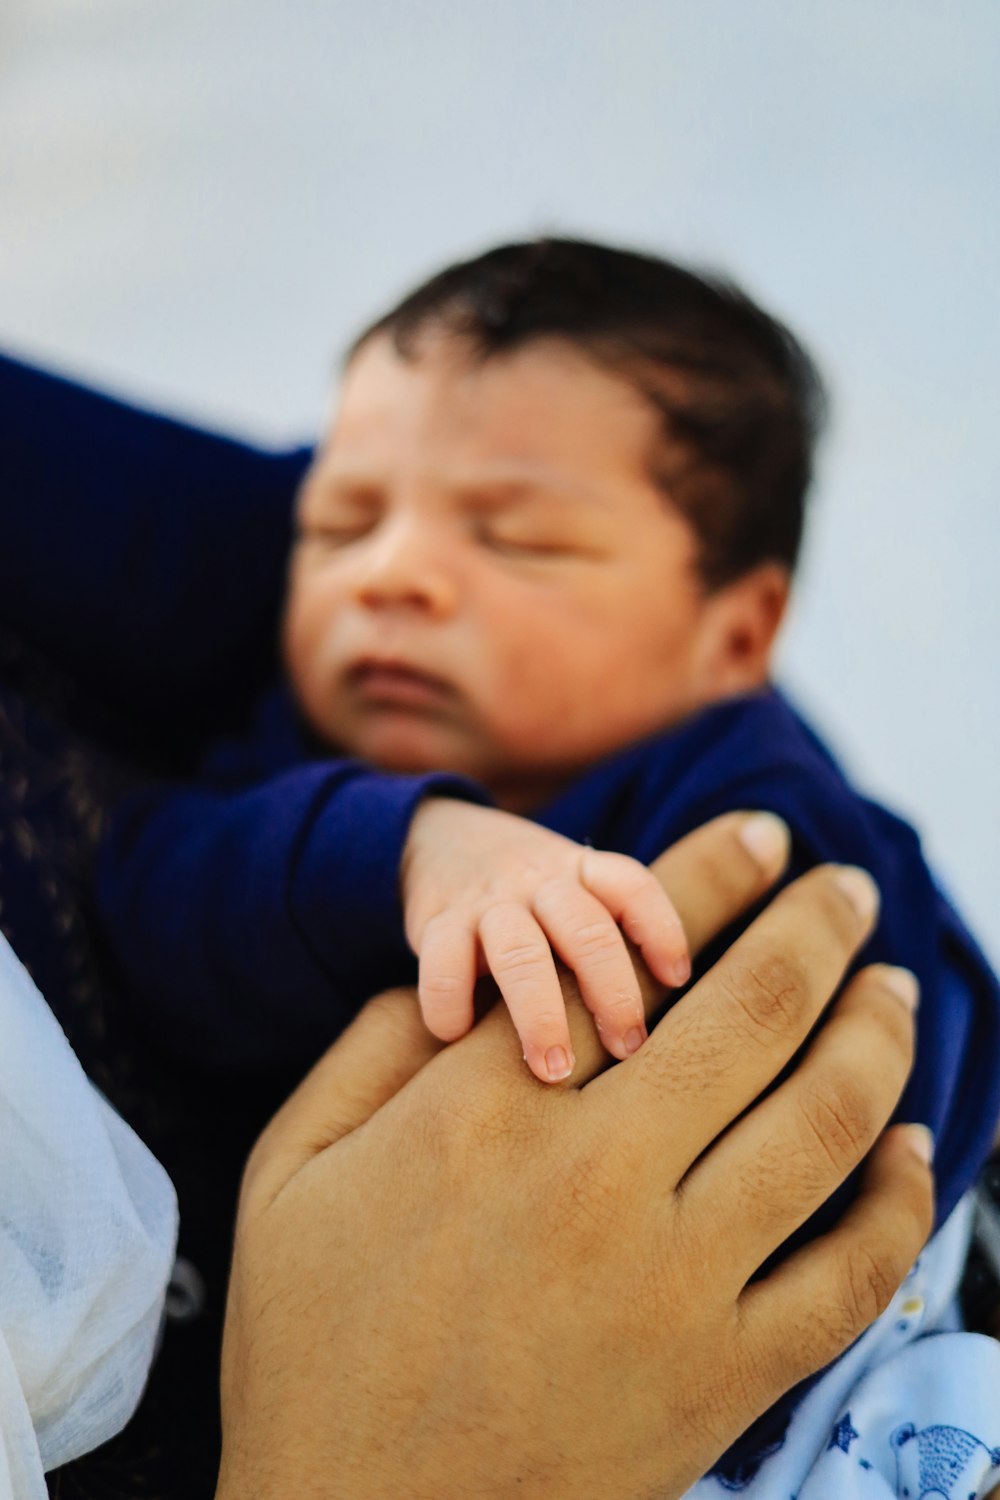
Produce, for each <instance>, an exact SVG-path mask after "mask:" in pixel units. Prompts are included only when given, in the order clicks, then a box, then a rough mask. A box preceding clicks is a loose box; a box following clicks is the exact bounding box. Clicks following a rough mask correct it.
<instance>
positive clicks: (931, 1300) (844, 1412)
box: [686, 1199, 1000, 1500]
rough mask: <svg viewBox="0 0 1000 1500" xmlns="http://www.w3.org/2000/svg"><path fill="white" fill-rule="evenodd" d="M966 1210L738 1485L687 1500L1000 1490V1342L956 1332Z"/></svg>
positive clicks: (866, 1499) (865, 1499)
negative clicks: (774, 1448)
mask: <svg viewBox="0 0 1000 1500" xmlns="http://www.w3.org/2000/svg"><path fill="white" fill-rule="evenodd" d="M971 1214H972V1205H971V1200H970V1199H965V1200H964V1201H963V1202H962V1203H960V1204H959V1206H958V1208H956V1210H955V1212H954V1213H953V1214H952V1215H951V1217H950V1218H949V1220H948V1222H947V1223H946V1224H944V1225H943V1226H942V1228H941V1229H940V1230H939V1231H938V1233H937V1234H936V1235H935V1236H934V1238H933V1239H932V1240H931V1241H930V1243H929V1244H928V1245H927V1246H926V1248H925V1249H924V1251H923V1253H922V1254H921V1256H920V1259H919V1260H918V1261H917V1264H916V1265H915V1266H914V1268H913V1270H912V1271H911V1272H910V1274H909V1276H908V1277H907V1278H906V1280H905V1281H904V1283H903V1285H902V1286H901V1287H900V1289H899V1291H898V1292H897V1293H896V1295H895V1297H894V1298H893V1300H892V1302H891V1304H890V1306H889V1307H888V1308H887V1309H886V1311H885V1312H884V1313H883V1314H882V1316H881V1318H879V1320H878V1322H877V1323H874V1324H873V1325H872V1327H871V1328H869V1329H868V1332H867V1333H865V1334H864V1335H863V1336H862V1337H861V1338H860V1339H859V1340H858V1342H857V1343H856V1344H855V1345H854V1347H853V1348H852V1349H850V1350H849V1351H848V1352H847V1354H845V1355H844V1357H843V1358H842V1359H840V1360H839V1361H838V1362H837V1363H836V1364H835V1365H834V1366H833V1367H832V1368H831V1369H830V1370H828V1371H827V1372H826V1374H825V1375H824V1376H823V1378H822V1379H821V1380H820V1381H819V1382H818V1383H817V1384H816V1385H815V1386H814V1387H813V1389H812V1390H811V1391H810V1392H809V1394H808V1395H807V1396H806V1398H805V1399H804V1401H802V1403H801V1404H800V1405H799V1406H798V1407H797V1408H796V1410H795V1412H794V1414H793V1416H792V1420H791V1422H790V1423H789V1427H788V1431H787V1433H786V1435H785V1440H784V1442H783V1443H782V1445H781V1447H780V1448H778V1450H777V1451H776V1452H774V1453H773V1454H771V1455H770V1456H769V1457H768V1458H766V1459H765V1460H764V1462H763V1463H762V1465H761V1467H760V1469H759V1471H758V1472H757V1474H756V1475H755V1476H754V1477H753V1478H752V1479H750V1480H749V1482H748V1483H746V1484H741V1485H739V1486H733V1485H732V1484H730V1485H726V1484H724V1483H723V1482H722V1481H720V1480H718V1479H715V1478H712V1477H708V1478H705V1479H701V1480H699V1482H698V1483H697V1484H696V1485H695V1486H694V1487H693V1488H692V1489H691V1490H689V1491H688V1495H687V1497H686V1500H722V1497H723V1496H725V1495H726V1494H731V1493H733V1490H734V1488H737V1489H738V1492H739V1493H740V1494H741V1495H743V1496H745V1497H746V1500H890V1497H895V1500H976V1497H977V1496H980V1495H986V1494H988V1493H989V1491H990V1489H991V1487H992V1486H993V1485H995V1484H997V1483H998V1482H1000V1343H998V1342H996V1341H995V1340H994V1339H989V1338H985V1337H984V1336H983V1335H981V1334H976V1333H966V1332H963V1331H958V1321H957V1315H956V1304H955V1294H956V1292H957V1289H958V1284H959V1281H960V1280H961V1276H962V1270H963V1267H964V1264H965V1258H966V1254H967V1252H968V1246H969V1235H970V1225H971Z"/></svg>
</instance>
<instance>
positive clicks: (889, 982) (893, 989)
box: [881, 965, 920, 1010]
mask: <svg viewBox="0 0 1000 1500" xmlns="http://www.w3.org/2000/svg"><path fill="white" fill-rule="evenodd" d="M881 979H882V983H883V985H884V986H885V988H886V989H887V990H888V991H889V993H890V995H895V997H896V999H897V1000H902V1002H903V1004H904V1005H905V1006H906V1008H907V1010H916V1008H917V1005H918V1004H919V1002H920V984H919V982H918V980H917V976H916V974H913V973H911V972H910V970H909V969H898V968H891V967H890V966H889V965H886V967H885V968H884V969H883V970H882V974H881Z"/></svg>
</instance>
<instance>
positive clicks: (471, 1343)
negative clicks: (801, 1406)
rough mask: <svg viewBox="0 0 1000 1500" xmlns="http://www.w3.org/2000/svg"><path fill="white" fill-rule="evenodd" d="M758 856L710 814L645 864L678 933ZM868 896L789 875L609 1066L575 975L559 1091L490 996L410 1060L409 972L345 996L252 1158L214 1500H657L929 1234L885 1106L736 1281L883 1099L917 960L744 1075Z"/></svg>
mask: <svg viewBox="0 0 1000 1500" xmlns="http://www.w3.org/2000/svg"><path fill="white" fill-rule="evenodd" d="M769 829H770V833H771V838H770V840H768V837H767V835H768V831H769ZM754 830H756V834H757V836H758V837H757V839H756V840H755V839H754V836H753V835H754ZM741 834H742V835H744V838H741ZM747 834H749V835H750V837H749V838H746V837H745V836H746V835H747ZM754 848H755V849H756V853H755V854H754V853H753V852H752V850H753V849H754ZM783 857H784V854H783V840H782V839H781V837H780V833H779V834H778V836H777V837H775V829H774V827H773V824H772V823H771V822H770V820H763V821H762V820H759V819H756V818H754V819H750V818H748V817H747V816H746V815H734V816H731V817H728V818H724V819H720V820H719V821H718V822H717V823H716V824H714V825H711V826H709V827H707V828H704V829H702V830H700V831H699V832H698V833H696V834H694V835H692V836H691V837H690V838H689V839H687V840H685V841H684V843H683V844H680V845H678V846H677V847H676V848H675V849H673V850H672V851H671V852H670V853H669V854H668V855H666V856H665V857H664V858H663V859H662V860H661V861H659V862H658V865H657V867H656V868H657V873H658V874H659V876H660V877H661V878H662V880H663V882H664V885H665V887H666V888H667V890H668V892H669V893H670V894H671V896H672V897H673V900H674V902H675V905H676V906H677V908H678V910H679V911H680V914H681V917H682V920H683V921H684V925H685V929H686V931H687V933H688V935H689V938H690V940H691V943H692V947H693V948H697V947H698V946H699V945H701V944H703V943H704V942H705V941H706V939H707V938H708V937H709V936H711V935H712V934H714V933H715V932H716V931H718V930H719V929H720V928H721V927H722V926H724V925H725V924H726V922H727V921H729V920H730V919H731V918H732V917H733V916H734V915H735V914H736V912H738V911H739V910H740V909H742V908H743V907H745V906H746V905H747V904H748V903H749V902H752V901H753V900H754V899H756V898H757V897H758V896H759V895H760V894H761V893H762V892H763V891H764V890H765V889H766V887H767V886H768V885H769V884H770V882H771V881H772V880H773V878H774V876H775V875H776V874H777V873H778V870H779V867H780V866H781V864H782V861H783ZM874 906H875V898H874V893H873V891H872V888H871V885H870V882H869V881H867V879H866V877H864V876H862V875H861V874H860V873H859V872H850V871H841V870H837V869H829V868H828V869H821V870H816V871H813V872H812V873H811V874H809V875H807V876H806V877H804V878H803V879H802V880H800V881H798V882H796V883H795V884H794V885H793V886H791V887H789V888H788V889H787V890H786V891H784V892H783V893H782V894H781V895H780V896H778V898H777V899H776V900H775V901H774V902H773V903H772V905H771V906H770V907H769V908H768V909H767V910H766V911H765V912H764V913H763V915H762V916H760V917H759V918H758V919H757V920H756V921H755V922H754V923H753V925H752V926H751V927H750V928H749V929H748V931H747V932H746V933H745V934H744V935H743V936H742V937H741V938H740V939H739V940H738V942H737V943H736V944H735V945H734V946H733V947H732V948H731V949H730V950H729V952H728V953H727V954H726V955H725V956H724V957H723V958H722V959H721V960H720V961H719V962H718V963H717V964H716V966H715V967H714V968H713V969H712V970H711V971H710V972H709V973H708V974H707V975H706V976H705V978H703V979H702V980H701V981H700V982H699V983H698V984H697V985H695V986H694V987H693V989H692V990H691V991H690V993H689V994H687V995H686V996H685V997H684V998H683V999H682V1000H681V1001H680V1002H679V1003H678V1004H677V1005H675V1006H674V1008H673V1009H672V1010H671V1011H670V1012H669V1013H668V1014H667V1016H666V1017H665V1018H664V1020H662V1021H661V1022H660V1024H659V1025H658V1026H657V1027H656V1029H655V1030H654V1031H653V1033H652V1034H651V1036H650V1039H649V1041H648V1042H647V1043H646V1045H645V1046H644V1047H643V1048H641V1049H640V1051H639V1052H637V1053H636V1054H635V1055H634V1056H633V1057H631V1058H630V1059H629V1060H628V1061H626V1062H624V1063H620V1064H618V1065H617V1066H614V1067H612V1068H610V1069H608V1068H606V1066H605V1065H606V1063H607V1056H606V1054H605V1053H604V1051H603V1048H601V1046H600V1045H599V1043H598V1041H597V1039H596V1037H595V1036H594V1034H593V1029H592V1026H591V1024H590V1022H589V1020H588V1018H587V1016H586V1013H585V1012H584V1010H583V1008H582V1005H581V1003H580V1001H579V999H578V998H574V996H573V995H572V994H570V995H569V997H568V998H569V1008H570V1014H571V1025H572V1027H573V1040H574V1046H575V1051H576V1056H577V1071H576V1074H575V1075H574V1079H573V1082H572V1083H569V1084H566V1085H563V1086H560V1087H557V1088H552V1087H545V1086H544V1085H542V1084H539V1083H538V1082H537V1081H536V1080H535V1079H534V1078H533V1077H532V1076H531V1075H530V1073H529V1072H528V1070H527V1069H526V1068H525V1067H524V1064H523V1062H522V1060H521V1055H520V1048H519V1046H518V1043H517V1039H516V1037H515V1034H514V1031H513V1028H512V1027H511V1025H510V1021H509V1017H508V1016H507V1014H506V1013H505V1012H504V1011H503V1010H502V1009H501V1008H498V1009H497V1010H495V1011H494V1012H492V1013H491V1014H490V1015H489V1016H487V1017H486V1019H485V1020H484V1021H483V1022H482V1023H481V1024H480V1025H479V1026H478V1027H476V1028H475V1030H474V1031H472V1032H471V1033H470V1034H469V1035H468V1036H467V1037H465V1038H464V1039H463V1040H462V1041H460V1042H458V1043H456V1044H454V1045H453V1046H451V1047H448V1048H447V1049H446V1050H444V1051H442V1052H440V1054H439V1055H436V1056H434V1055H433V1054H434V1052H435V1050H436V1047H437V1044H436V1043H435V1042H434V1041H433V1039H432V1038H430V1037H428V1035H427V1033H426V1031H425V1030H424V1028H423V1027H422V1025H421V1023H420V1018H419V1012H418V1009H417V1005H416V1001H415V998H414V997H413V996H412V995H410V994H408V993H397V994H393V995H389V996H387V997H382V998H381V999H379V1000H376V1001H374V1002H373V1003H372V1004H371V1005H369V1006H368V1007H367V1008H366V1009H365V1010H364V1011H363V1012H362V1014H361V1015H360V1016H359V1018H358V1019H357V1021H356V1022H355V1024H354V1025H353V1026H352V1028H351V1029H350V1030H349V1032H347V1033H346V1034H345V1035H344V1037H343V1038H342V1039H341V1040H340V1041H339V1042H338V1043H337V1045H336V1046H334V1047H333V1048H332V1049H331V1051H330V1052H329V1053H327V1055H326V1056H325V1057H324V1058H323V1059H322V1061H321V1062H320V1063H319V1064H318V1065H317V1067H316V1068H315V1069H314V1070H313V1072H312V1073H311V1074H310V1076H309V1077H308V1078H307V1079H306V1081H305V1083H304V1084H303V1085H302V1086H301V1087H300V1089H299V1090H298V1091H297V1092H296V1093H295V1094H294V1095H293V1096H292V1098H291V1099H290V1100H289V1101H288V1102H287V1104H286V1105H285V1106H284V1107H283V1108H282V1110H281V1111H280V1112H279V1113H278V1115H277V1116H276V1117H275V1119H274V1120H273V1121H272V1123H271V1125H270V1126H269V1127H268V1128H267V1130H266V1131H265V1133H264V1135H263V1136H262V1138H261V1140H260V1142H259V1143H258V1145H257V1147H256V1148H255V1150H254V1152H253V1154H252V1156H251V1159H250V1162H249V1164H248V1167H247V1172H246V1176H245V1180H244V1186H243V1193H242V1198H241V1205H240V1212H239V1217H238V1223H237V1229H236V1243H235V1251H234V1262H233V1272H232V1278H231V1284H230V1295H229V1308H228V1314H227V1324H226V1333H225V1344H224V1349H223V1365H222V1402H223V1428H224V1438H223V1462H222V1469H221V1472H220V1477H219V1488H218V1491H217V1495H218V1500H235V1497H237V1496H238V1497H240V1500H246V1497H254V1500H276V1497H278V1496H281V1497H282V1500H285V1497H287V1496H289V1495H295V1496H296V1497H297V1500H310V1497H316V1496H337V1497H338V1500H375V1497H381V1496H390V1495H391V1496H393V1497H394V1500H418V1497H419V1500H425V1497H428V1500H429V1497H434V1500H459V1497H476V1500H491V1497H497V1500H499V1497H504V1500H508V1497H509V1496H511V1495H514V1494H517V1495H519V1496H521V1497H525V1500H529V1497H539V1500H541V1497H545V1500H561V1497H564V1496H565V1497H569V1496H573V1497H574V1500H575V1497H578V1496H580V1495H600V1496H602V1497H606V1500H615V1497H619V1496H620V1497H622V1500H624V1497H629V1500H635V1497H637V1496H652V1495H656V1496H657V1497H659V1500H670V1497H674V1496H677V1495H680V1494H681V1493H682V1492H683V1491H684V1490H685V1489H686V1488H687V1487H688V1486H689V1485H690V1484H691V1483H692V1482H693V1481H694V1480H695V1479H696V1478H697V1477H698V1476H699V1475H700V1474H701V1473H702V1472H704V1471H705V1470H706V1469H707V1468H709V1467H710V1465H711V1464H712V1463H713V1462H714V1460H715V1459H716V1458H717V1457H718V1456H719V1454H720V1453H721V1452H722V1451H723V1450H724V1449H725V1448H726V1447H727V1446H728V1445H729V1443H730V1442H731V1441H732V1440H733V1439H735V1438H736V1437H737V1436H738V1434H739V1433H740V1432H741V1431H742V1430H743V1429H744V1428H745V1427H746V1426H747V1425H748V1424H749V1423H750V1422H751V1421H752V1420H753V1419H754V1418H755V1417H756V1416H757V1415H758V1414H759V1413H760V1412H761V1411H763V1410H764V1409H766V1408H767V1407H768V1406H769V1405H770V1404H771V1403H772V1401H773V1400H774V1399H775V1398H776V1397H777V1396H778V1395H779V1394H781V1393H782V1392H783V1391H785V1390H786V1389H788V1388H789V1387H790V1386H791V1385H793V1384H794V1383H795V1382H797V1381H798V1380H800V1379H801V1378H803V1377H804V1376H806V1375H808V1374H810V1373H811V1372H813V1371H815V1370H816V1369H818V1368H820V1367H821V1366H822V1365H823V1364H825V1363H827V1362H828V1361H829V1360H830V1359H832V1358H833V1357H834V1356H836V1355H837V1354H838V1353H840V1352H841V1351H842V1350H843V1349H844V1348H846V1347H847V1345H848V1344H849V1343H851V1342H852V1340H853V1339H854V1338H855V1337H857V1335H858V1334H859V1333H860V1332H861V1331H862V1330H863V1328H864V1327H865V1326H866V1325H867V1324H868V1323H869V1322H870V1321H871V1320H872V1319H873V1318H874V1317H875V1316H876V1315H877V1314H878V1313H879V1312H880V1311H881V1309H882V1308H883V1307H884V1306H885V1305H886V1303H887V1301H888V1299H889V1297H890V1295H891V1293H892V1292H893V1290H894V1289H895V1287H896V1286H897V1285H898V1284H899V1282H900V1281H901V1280H902V1277H903V1275H904V1274H905V1272H906V1270H907V1269H908V1267H909V1265H910V1264H911V1263H912V1261H913V1260H914V1258H915V1257H916V1255H917V1253H918V1251H919V1248H920V1246H921V1244H922V1242H923V1240H924V1238H925V1236H926V1234H927V1233H928V1232H929V1229H930V1224H931V1181H930V1174H929V1171H928V1168H927V1165H926V1163H925V1161H924V1160H923V1159H922V1158H921V1154H920V1150H919V1146H920V1141H921V1136H920V1133H919V1131H917V1132H915V1133H911V1131H910V1130H909V1129H907V1128H901V1129H897V1130H894V1131H890V1132H887V1133H886V1135H885V1136H884V1137H883V1138H882V1140H881V1141H880V1142H879V1144H878V1145H877V1146H876V1148H875V1150H874V1152H873V1153H872V1157H871V1160H870V1164H869V1167H868V1171H867V1176H866V1178H865V1183H864V1186H863V1188H862V1191H861V1193H860V1196H859V1197H858V1199H857V1200H856V1202H855V1204H854V1206H853V1207H852V1208H851V1209H850V1211H849V1212H848V1214H847V1215H846V1216H845V1218H844V1219H843V1220H842V1221H841V1223H840V1224H839V1225H838V1226H837V1227H836V1228H835V1229H833V1230H832V1231H830V1232H829V1233H828V1234H826V1235H825V1236H824V1237H823V1238H821V1239H820V1240H817V1241H816V1242H814V1243H813V1244H811V1245H809V1246H807V1247H806V1248H804V1249H802V1250H799V1251H797V1252H796V1253H795V1254H793V1255H792V1256H791V1257H790V1258H789V1259H788V1260H786V1261H785V1262H783V1264H782V1265H781V1266H780V1267H779V1268H778V1269H776V1270H774V1271H772V1272H771V1273H770V1274H769V1275H768V1276H766V1277H765V1278H763V1279H761V1280H759V1281H752V1280H751V1278H752V1276H753V1273H754V1272H755V1271H756V1270H757V1269H758V1267H759V1266H760V1265H761V1264H762V1263H763V1262H764V1261H765V1260H766V1259H767V1257H768V1256H769V1255H770V1253H771V1252H772V1251H773V1250H774V1249H775V1248H776V1247H777V1246H778V1245H779V1244H781V1243H782V1242H783V1241H784V1240H785V1239H786V1238H787V1237H788V1235H789V1234H790V1233H791V1232H792V1231H793V1230H794V1229H795V1228H796V1227H797V1226H798V1225H799V1224H801V1223H802V1222H803V1221H804V1220H805V1219H806V1218H807V1217H808V1216H809V1214H810V1213H811V1212H812V1211H813V1210H814V1209H815V1208H816V1207H817V1206H818V1205H819V1204H820V1203H821V1202H822V1201H823V1200H824V1199H825V1198H826V1197H827V1196H828V1195H829V1194H830V1193H831V1192H832V1191H833V1189H834V1188H835V1187H836V1186H837V1184H838V1183H839V1182H841V1181H842V1180H843V1178H844V1177H845V1176H846V1175H847V1174H848V1173H849V1172H850V1171H851V1170H852V1169H853V1168H854V1167H855V1166H856V1165H857V1163H858V1162H859V1161H860V1160H861V1159H862V1157H863V1156H864V1155H865V1154H866V1152H868V1151H869V1149H870V1148H871V1147H872V1145H873V1143H874V1142H875V1141H876V1139H877V1137H878V1135H879V1132H880V1130H881V1129H882V1127H883V1125H884V1123H885V1121H886V1120H887V1119H888V1117H889V1115H890V1113H891V1110H892V1108H893V1105H894V1104H895V1102H896V1100H897V1098H898V1096H899V1094H900V1092H901V1090H902V1087H903V1083H904V1080H905V1077H906V1075H907V1072H908V1070H909V1067H910V1061H911V1050H912V1035H913V1033H912V1009H911V1007H910V1006H909V1005H908V1004H907V1003H906V1002H907V997H908V996H909V998H910V999H912V994H913V992H912V984H911V983H910V982H909V981H908V976H905V975H903V974H901V973H900V972H899V971H896V970H888V969H884V968H873V969H868V970H866V971H865V972H864V973H862V974H861V975H859V976H858V977H857V978H856V979H854V980H853V981H852V982H851V984H850V985H849V986H848V987H847V989H846V991H845V992H844V994H843V995H842V996H841V997H840V999H839V1000H838V1001H837V1002H836V1004H835V1005H834V1006H833V1007H832V1009H831V1012H830V1015H829V1018H828V1020H827V1022H826V1024H825V1026H824V1027H823V1028H822V1030H821V1031H820V1032H818V1034H817V1035H816V1037H815V1039H814V1040H813V1041H812V1043H811V1044H810V1046H809V1047H808V1050H807V1051H806V1052H805V1054H804V1056H803V1058H802V1059H801V1060H800V1061H799V1063H798V1065H797V1067H796V1068H795V1070H794V1072H793V1073H792V1074H791V1075H790V1076H789V1077H788V1078H787V1079H785V1080H784V1081H783V1082H782V1083H781V1085H780V1086H779V1087H778V1088H776V1089H775V1090H774V1091H773V1092H772V1093H770V1094H769V1095H768V1097H767V1098H765V1099H763V1100H760V1098H759V1095H760V1093H761V1091H762V1090H763V1089H764V1088H765V1087H766V1086H767V1085H768V1084H769V1083H770V1082H771V1081H772V1080H773V1079H774V1078H775V1077H776V1075H777V1074H778V1073H779V1072H780V1071H781V1069H782V1068H783V1066H784V1065H785V1064H786V1063H787V1061H788V1060H789V1058H790V1057H791V1056H792V1055H793V1053H794V1052H795V1051H796V1049H797V1048H798V1047H799V1046H800V1044H801V1043H802V1042H803V1040H804V1039H805V1038H806V1037H807V1035H808V1034H809V1032H810V1031H811V1029H812V1028H813V1026H814V1024H815V1022H816V1020H817V1018H818V1017H819V1015H820V1013H821V1012H822V1010H823V1008H824V1006H825V1005H826V1004H827V1001H828V999H829V996H830V995H831V994H832V993H833V991H834V990H835V989H836V988H837V986H838V984H839V983H840V980H841V978H842V976H843V973H844V971H845V968H846V967H847V965H848V964H849V962H850V959H851V957H852V955H853V954H854V953H855V951H856V950H857V949H858V947H859V946H860V944H861V943H862V942H863V940H864V938H865V936H866V935H867V933H868V932H869V931H870V929H871V925H872V921H873V917H874ZM602 1068H604V1069H605V1071H603V1072H601V1071H599V1070H600V1069H602ZM755 1101H757V1102H755ZM734 1122H735V1123H734Z"/></svg>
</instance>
